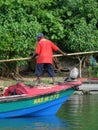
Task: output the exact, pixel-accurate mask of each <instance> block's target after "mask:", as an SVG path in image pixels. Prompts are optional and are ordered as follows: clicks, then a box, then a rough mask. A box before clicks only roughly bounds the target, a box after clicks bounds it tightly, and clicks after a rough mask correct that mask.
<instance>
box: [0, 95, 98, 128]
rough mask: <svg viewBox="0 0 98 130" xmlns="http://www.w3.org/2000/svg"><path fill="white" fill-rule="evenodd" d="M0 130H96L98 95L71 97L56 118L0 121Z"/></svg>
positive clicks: (97, 125) (97, 123)
mask: <svg viewBox="0 0 98 130" xmlns="http://www.w3.org/2000/svg"><path fill="white" fill-rule="evenodd" d="M0 130H98V95H97V94H95V95H72V96H71V97H70V98H69V100H68V101H67V102H66V103H64V104H63V105H62V107H61V108H60V110H59V111H58V113H57V115H56V116H47V117H30V118H29V117H28V118H11V119H0Z"/></svg>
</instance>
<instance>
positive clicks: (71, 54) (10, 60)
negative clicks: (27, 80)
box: [0, 51, 98, 63]
mask: <svg viewBox="0 0 98 130" xmlns="http://www.w3.org/2000/svg"><path fill="white" fill-rule="evenodd" d="M93 53H98V51H89V52H77V53H70V54H67V56H74V55H84V54H93ZM60 56H62V54H56V55H53V57H60ZM25 60H31V57H27V58H15V59H6V60H0V63H2V62H12V61H25Z"/></svg>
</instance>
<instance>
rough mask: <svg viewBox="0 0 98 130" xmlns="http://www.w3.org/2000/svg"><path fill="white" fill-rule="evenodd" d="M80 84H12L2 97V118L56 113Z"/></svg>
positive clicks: (0, 100)
mask: <svg viewBox="0 0 98 130" xmlns="http://www.w3.org/2000/svg"><path fill="white" fill-rule="evenodd" d="M80 85H81V82H80V81H72V82H67V83H57V84H55V85H51V84H41V85H35V86H29V85H26V84H23V83H17V84H15V85H11V86H9V87H8V88H7V89H6V90H5V91H4V96H2V97H0V118H10V117H23V116H24V117H26V116H45V115H54V114H56V113H57V111H58V110H59V108H60V107H61V105H62V104H63V103H64V102H65V101H66V100H67V99H68V98H69V97H70V96H71V95H72V94H73V93H74V91H75V90H76V89H77V88H78V87H79V86H80Z"/></svg>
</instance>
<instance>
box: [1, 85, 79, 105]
mask: <svg viewBox="0 0 98 130" xmlns="http://www.w3.org/2000/svg"><path fill="white" fill-rule="evenodd" d="M77 86H78V85H77ZM77 86H76V85H73V86H71V87H70V88H67V89H66V88H63V89H62V90H56V91H53V92H47V93H42V94H37V95H32V96H27V95H26V94H22V95H13V96H2V97H0V103H4V102H13V101H18V100H25V99H26V100H28V99H31V98H36V97H40V96H47V95H52V94H55V93H59V92H63V91H65V90H70V89H74V88H76V87H77Z"/></svg>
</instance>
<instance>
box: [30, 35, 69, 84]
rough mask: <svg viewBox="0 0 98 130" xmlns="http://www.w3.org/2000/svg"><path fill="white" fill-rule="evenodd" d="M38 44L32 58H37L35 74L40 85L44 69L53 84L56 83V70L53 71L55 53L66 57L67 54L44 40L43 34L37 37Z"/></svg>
mask: <svg viewBox="0 0 98 130" xmlns="http://www.w3.org/2000/svg"><path fill="white" fill-rule="evenodd" d="M37 38H38V43H37V46H36V51H35V54H34V55H33V57H32V58H34V57H36V56H37V61H36V62H37V64H36V70H35V74H36V76H37V81H38V83H41V79H40V76H41V75H42V73H43V70H44V68H45V69H46V71H47V73H48V74H49V76H50V77H52V82H53V83H54V75H55V73H54V69H53V65H52V64H53V60H52V56H53V51H55V52H57V51H58V52H60V53H61V54H62V55H63V56H66V55H67V54H66V53H64V52H63V51H61V50H60V49H59V48H58V47H57V46H56V45H55V44H54V43H53V42H52V41H50V40H47V39H46V38H44V35H43V34H42V33H39V34H38V35H37Z"/></svg>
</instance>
